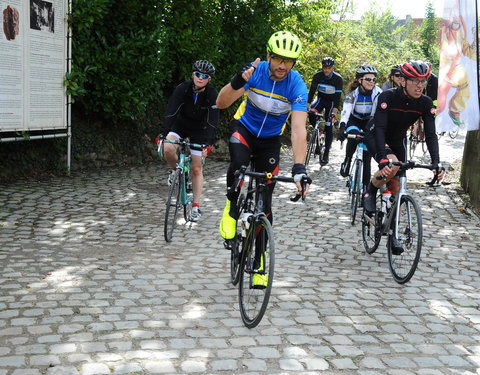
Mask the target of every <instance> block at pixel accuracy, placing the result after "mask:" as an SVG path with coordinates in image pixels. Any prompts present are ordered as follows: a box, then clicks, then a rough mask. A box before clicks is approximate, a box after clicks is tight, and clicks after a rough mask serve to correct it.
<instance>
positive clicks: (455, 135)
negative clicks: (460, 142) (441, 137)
mask: <svg viewBox="0 0 480 375" xmlns="http://www.w3.org/2000/svg"><path fill="white" fill-rule="evenodd" d="M448 135H449V137H450V138H452V139H455V138H457V135H458V126H457V127H456V129H455V130H451V131H449V132H448Z"/></svg>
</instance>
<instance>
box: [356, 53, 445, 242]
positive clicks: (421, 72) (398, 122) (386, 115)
mask: <svg viewBox="0 0 480 375" xmlns="http://www.w3.org/2000/svg"><path fill="white" fill-rule="evenodd" d="M401 70H402V76H403V77H402V82H401V86H400V87H397V88H396V89H393V90H387V91H384V92H383V93H381V94H380V96H379V97H378V105H377V110H376V112H375V116H374V117H373V119H372V120H370V121H369V122H368V124H367V127H366V129H365V144H366V145H367V147H368V149H369V150H370V152H371V153H372V155H373V157H374V158H375V160H376V161H377V162H378V168H379V170H378V171H377V172H376V173H375V174H374V176H373V178H372V180H371V181H370V184H369V185H368V188H367V192H366V193H365V197H364V198H365V199H364V207H365V210H366V211H367V213H373V212H375V196H376V193H377V189H378V188H379V187H381V186H382V185H383V184H385V183H388V188H389V190H390V191H391V192H392V194H394V195H395V194H397V193H398V190H399V181H398V179H395V178H393V177H394V176H395V174H396V173H397V171H398V168H399V167H395V166H389V159H392V160H393V161H398V160H400V161H406V156H407V138H406V131H407V129H408V128H409V127H410V126H411V125H412V124H413V123H414V122H415V121H416V120H417V119H418V118H419V117H420V116H421V117H422V118H423V122H424V131H425V139H426V142H427V147H428V151H429V153H430V157H431V159H432V165H433V166H434V171H433V173H434V174H437V175H438V180H439V181H440V180H441V179H442V178H443V175H444V171H441V170H440V169H439V166H438V164H439V162H440V156H439V150H438V139H437V135H436V133H435V108H434V106H433V102H432V99H430V98H429V97H428V96H426V95H423V94H422V91H423V88H424V86H425V85H426V83H427V79H428V77H429V76H430V66H429V65H428V64H426V63H425V62H423V61H410V62H407V63H405V64H403V65H402V66H401ZM397 245H398V246H400V245H399V244H398V241H396V239H394V247H398V246H397Z"/></svg>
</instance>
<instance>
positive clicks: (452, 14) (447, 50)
mask: <svg viewBox="0 0 480 375" xmlns="http://www.w3.org/2000/svg"><path fill="white" fill-rule="evenodd" d="M474 10H475V11H474ZM478 90H479V82H478V63H477V12H476V0H445V7H444V14H443V19H442V21H441V41H440V70H439V76H438V104H437V118H436V128H437V132H445V131H451V130H456V129H457V128H458V127H461V128H466V129H467V130H477V129H478V127H479V126H478V125H479V121H480V115H479V101H478V99H479V98H478Z"/></svg>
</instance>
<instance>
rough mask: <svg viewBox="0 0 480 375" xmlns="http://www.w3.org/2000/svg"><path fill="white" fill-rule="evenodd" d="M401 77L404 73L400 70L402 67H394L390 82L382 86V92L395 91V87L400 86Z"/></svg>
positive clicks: (389, 78)
mask: <svg viewBox="0 0 480 375" xmlns="http://www.w3.org/2000/svg"><path fill="white" fill-rule="evenodd" d="M401 77H402V72H401V70H400V65H394V66H393V67H392V69H391V70H390V74H389V75H388V81H387V82H385V83H384V84H383V85H382V91H386V90H388V89H394V88H395V87H398V86H400V79H401Z"/></svg>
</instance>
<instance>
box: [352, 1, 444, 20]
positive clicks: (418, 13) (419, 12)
mask: <svg viewBox="0 0 480 375" xmlns="http://www.w3.org/2000/svg"><path fill="white" fill-rule="evenodd" d="M352 1H353V4H354V6H355V8H356V12H355V15H354V17H353V18H354V19H360V18H361V16H362V14H363V13H365V12H366V11H368V10H369V9H370V4H371V3H373V2H375V3H376V7H378V8H380V9H381V10H382V11H384V10H386V9H387V8H390V10H391V12H392V14H393V15H394V16H395V17H397V18H398V19H405V17H406V16H407V14H409V15H410V16H412V18H424V17H425V11H426V8H427V3H428V1H429V0H400V1H399V0H376V1H374V0H352ZM443 1H444V0H432V1H431V2H432V4H433V7H434V8H435V14H436V15H437V17H442V15H443Z"/></svg>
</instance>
